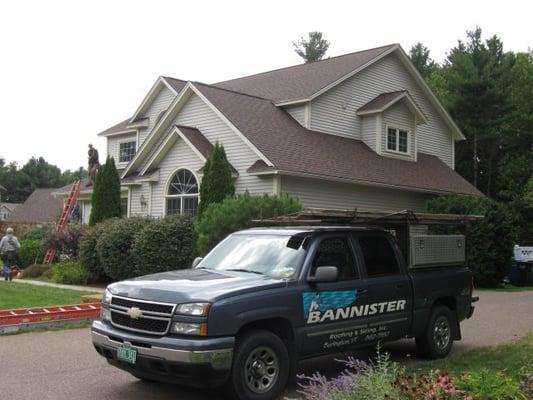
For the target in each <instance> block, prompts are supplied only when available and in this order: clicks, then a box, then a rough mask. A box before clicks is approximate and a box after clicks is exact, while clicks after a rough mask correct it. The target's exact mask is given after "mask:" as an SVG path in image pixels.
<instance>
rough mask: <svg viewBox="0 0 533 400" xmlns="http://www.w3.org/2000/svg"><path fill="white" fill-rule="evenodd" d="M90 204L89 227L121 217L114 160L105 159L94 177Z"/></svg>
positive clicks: (118, 182)
mask: <svg viewBox="0 0 533 400" xmlns="http://www.w3.org/2000/svg"><path fill="white" fill-rule="evenodd" d="M91 203H92V209H91V216H90V218H89V225H94V224H96V223H98V222H101V221H104V220H106V219H109V218H114V217H120V216H121V212H120V177H119V175H118V171H117V168H116V166H115V160H113V158H111V157H108V158H107V160H106V162H105V164H104V166H103V167H101V168H100V170H99V171H98V174H97V175H96V181H95V182H94V187H93V195H92V198H91Z"/></svg>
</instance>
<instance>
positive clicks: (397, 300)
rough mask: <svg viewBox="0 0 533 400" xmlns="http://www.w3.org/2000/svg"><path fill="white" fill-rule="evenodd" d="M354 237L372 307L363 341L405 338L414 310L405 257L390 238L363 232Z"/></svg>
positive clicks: (369, 302) (365, 311) (366, 312)
mask: <svg viewBox="0 0 533 400" xmlns="http://www.w3.org/2000/svg"><path fill="white" fill-rule="evenodd" d="M354 237H355V239H356V246H357V253H358V255H359V259H360V263H361V264H362V266H363V268H362V281H363V282H364V287H365V289H366V299H365V301H366V302H367V304H368V305H369V306H368V310H364V313H365V314H366V315H367V317H368V329H367V330H366V332H367V334H366V335H364V337H363V340H364V341H367V342H373V341H378V340H383V341H386V340H391V339H398V338H401V337H403V336H405V335H406V334H407V333H408V331H409V327H410V324H411V308H412V299H411V298H412V293H411V286H410V281H409V277H408V276H407V273H406V271H404V270H403V269H404V264H403V263H402V262H400V257H401V254H400V253H399V251H398V249H397V247H396V246H395V245H394V243H393V241H392V238H391V237H390V236H389V235H388V234H385V233H380V232H375V233H372V232H368V233H366V232H361V233H357V234H355V235H354Z"/></svg>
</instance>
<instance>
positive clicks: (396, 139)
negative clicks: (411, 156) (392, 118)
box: [387, 127, 409, 154]
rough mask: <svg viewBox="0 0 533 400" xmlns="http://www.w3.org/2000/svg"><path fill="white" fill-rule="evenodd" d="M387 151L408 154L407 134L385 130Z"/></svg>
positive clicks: (397, 130) (400, 130)
mask: <svg viewBox="0 0 533 400" xmlns="http://www.w3.org/2000/svg"><path fill="white" fill-rule="evenodd" d="M387 151H392V152H395V153H402V154H408V153H409V132H407V131H406V130H403V129H398V128H391V127H388V128H387Z"/></svg>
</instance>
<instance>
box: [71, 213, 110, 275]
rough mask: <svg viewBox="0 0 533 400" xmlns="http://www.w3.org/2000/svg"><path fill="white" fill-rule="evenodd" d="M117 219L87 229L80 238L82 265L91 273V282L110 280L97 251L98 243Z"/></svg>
mask: <svg viewBox="0 0 533 400" xmlns="http://www.w3.org/2000/svg"><path fill="white" fill-rule="evenodd" d="M114 221H116V219H108V220H106V221H103V222H100V223H98V224H96V225H93V226H91V227H90V228H88V229H86V230H85V232H84V233H83V235H82V237H81V238H80V256H79V258H80V263H81V265H82V266H83V267H84V268H85V270H86V271H87V272H88V273H89V281H90V282H100V281H106V280H109V277H108V276H107V275H106V273H105V271H104V267H103V264H102V263H101V262H100V257H99V256H98V252H97V251H96V243H97V242H98V239H99V238H100V236H102V234H103V232H104V231H105V230H106V229H107V227H108V226H109V225H111V224H112V223H113V222H114Z"/></svg>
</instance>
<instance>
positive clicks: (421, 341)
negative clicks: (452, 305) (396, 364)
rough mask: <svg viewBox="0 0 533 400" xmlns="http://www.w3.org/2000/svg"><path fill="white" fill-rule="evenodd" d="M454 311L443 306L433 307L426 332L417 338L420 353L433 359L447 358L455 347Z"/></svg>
mask: <svg viewBox="0 0 533 400" xmlns="http://www.w3.org/2000/svg"><path fill="white" fill-rule="evenodd" d="M453 321H454V317H453V314H452V311H451V310H450V309H449V308H448V307H446V306H443V305H437V306H435V307H433V310H432V311H431V315H430V317H429V321H428V325H427V328H426V330H425V332H424V333H423V334H422V335H421V336H419V337H417V338H416V344H417V347H418V349H419V351H420V352H421V353H422V354H423V355H424V356H426V357H428V358H431V359H437V358H443V357H446V356H447V355H448V354H449V353H450V351H451V349H452V345H453V335H452V323H453Z"/></svg>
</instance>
